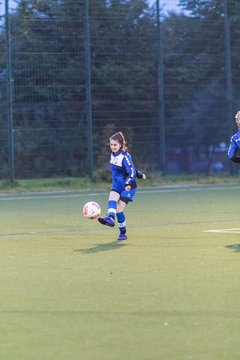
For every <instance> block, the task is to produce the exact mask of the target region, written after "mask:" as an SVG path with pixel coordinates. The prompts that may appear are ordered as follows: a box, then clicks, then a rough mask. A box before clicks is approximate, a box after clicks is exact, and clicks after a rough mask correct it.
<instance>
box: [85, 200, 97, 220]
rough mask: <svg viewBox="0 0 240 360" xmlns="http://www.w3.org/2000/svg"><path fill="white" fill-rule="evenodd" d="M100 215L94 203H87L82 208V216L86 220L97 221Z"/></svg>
mask: <svg viewBox="0 0 240 360" xmlns="http://www.w3.org/2000/svg"><path fill="white" fill-rule="evenodd" d="M100 214H101V207H100V205H99V204H98V203H97V202H96V201H89V202H88V203H86V204H85V205H84V207H83V215H84V216H85V217H86V218H88V219H92V220H94V219H97V218H98V217H99V215H100Z"/></svg>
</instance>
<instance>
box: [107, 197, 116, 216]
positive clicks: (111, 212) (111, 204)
mask: <svg viewBox="0 0 240 360" xmlns="http://www.w3.org/2000/svg"><path fill="white" fill-rule="evenodd" d="M116 212H117V201H116V200H109V201H108V216H109V217H111V218H113V219H115V215H116Z"/></svg>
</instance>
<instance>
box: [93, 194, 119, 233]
mask: <svg viewBox="0 0 240 360" xmlns="http://www.w3.org/2000/svg"><path fill="white" fill-rule="evenodd" d="M119 198H120V194H119V193H118V192H116V191H113V190H112V191H110V194H109V197H108V216H107V217H105V218H101V217H99V218H98V221H99V222H100V223H101V224H102V225H107V226H110V227H113V226H115V216H116V212H117V202H118V200H119Z"/></svg>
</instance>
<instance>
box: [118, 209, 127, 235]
mask: <svg viewBox="0 0 240 360" xmlns="http://www.w3.org/2000/svg"><path fill="white" fill-rule="evenodd" d="M117 219H118V227H119V230H120V233H121V234H125V233H126V218H125V215H124V213H123V212H120V213H117Z"/></svg>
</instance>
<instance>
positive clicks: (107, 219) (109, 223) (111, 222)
mask: <svg viewBox="0 0 240 360" xmlns="http://www.w3.org/2000/svg"><path fill="white" fill-rule="evenodd" d="M98 221H99V222H100V223H101V224H102V225H107V226H110V227H114V226H115V221H114V219H113V218H111V217H108V216H107V217H105V218H101V217H99V218H98Z"/></svg>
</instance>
